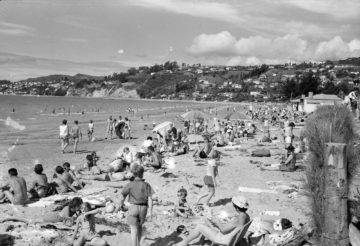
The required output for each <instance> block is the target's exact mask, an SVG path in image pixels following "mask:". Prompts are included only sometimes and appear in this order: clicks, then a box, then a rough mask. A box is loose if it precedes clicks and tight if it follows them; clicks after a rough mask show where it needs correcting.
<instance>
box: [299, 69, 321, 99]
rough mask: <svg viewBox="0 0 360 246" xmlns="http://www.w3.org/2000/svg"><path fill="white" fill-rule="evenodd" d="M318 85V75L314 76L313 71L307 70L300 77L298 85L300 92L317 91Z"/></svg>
mask: <svg viewBox="0 0 360 246" xmlns="http://www.w3.org/2000/svg"><path fill="white" fill-rule="evenodd" d="M319 86H320V80H319V77H318V76H315V75H314V73H312V72H309V73H305V74H304V76H303V77H302V78H301V82H300V85H299V92H300V94H305V95H306V94H308V93H309V92H314V93H317V92H318V90H319Z"/></svg>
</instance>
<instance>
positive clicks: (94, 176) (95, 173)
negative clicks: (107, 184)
mask: <svg viewBox="0 0 360 246" xmlns="http://www.w3.org/2000/svg"><path fill="white" fill-rule="evenodd" d="M91 158H92V157H91V156H89V155H87V156H86V159H87V160H88V161H89V159H90V161H91ZM77 177H78V178H79V179H85V180H98V181H110V176H109V174H107V173H103V172H102V171H101V169H100V168H99V167H98V166H97V165H96V163H94V162H92V166H91V167H90V170H89V171H80V172H79V173H78V174H77Z"/></svg>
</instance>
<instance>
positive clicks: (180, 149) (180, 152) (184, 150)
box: [170, 141, 190, 156]
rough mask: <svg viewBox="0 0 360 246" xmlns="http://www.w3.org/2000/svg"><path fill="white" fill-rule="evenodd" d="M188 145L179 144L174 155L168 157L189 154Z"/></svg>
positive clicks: (183, 142)
mask: <svg viewBox="0 0 360 246" xmlns="http://www.w3.org/2000/svg"><path fill="white" fill-rule="evenodd" d="M189 150H190V147H189V144H188V143H187V142H185V141H182V142H180V145H179V147H178V149H177V150H176V151H175V152H174V153H170V156H177V155H185V154H187V153H189Z"/></svg>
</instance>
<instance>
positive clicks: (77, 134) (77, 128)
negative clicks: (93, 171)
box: [71, 120, 82, 154]
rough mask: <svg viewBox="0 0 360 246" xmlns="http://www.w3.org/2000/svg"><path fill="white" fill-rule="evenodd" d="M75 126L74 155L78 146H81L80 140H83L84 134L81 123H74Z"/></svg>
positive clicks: (72, 129)
mask: <svg viewBox="0 0 360 246" xmlns="http://www.w3.org/2000/svg"><path fill="white" fill-rule="evenodd" d="M74 123H75V126H73V127H72V128H71V136H72V138H73V139H74V154H75V153H76V149H77V146H78V144H79V140H80V139H82V132H81V129H80V126H79V121H77V120H75V121H74Z"/></svg>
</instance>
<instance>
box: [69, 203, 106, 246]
mask: <svg viewBox="0 0 360 246" xmlns="http://www.w3.org/2000/svg"><path fill="white" fill-rule="evenodd" d="M97 213H100V210H99V209H96V210H91V206H90V204H89V203H88V202H84V203H83V204H82V213H81V215H80V216H79V217H78V218H77V220H76V227H75V231H74V235H73V237H72V239H71V245H74V246H84V245H92V246H106V245H108V244H107V242H106V241H105V240H104V239H102V238H101V237H100V235H99V234H97V233H96V231H95V225H96V224H95V215H96V214H97ZM80 227H81V232H80V236H79V238H78V240H77V241H75V238H76V235H77V233H78V231H79V228H80Z"/></svg>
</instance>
